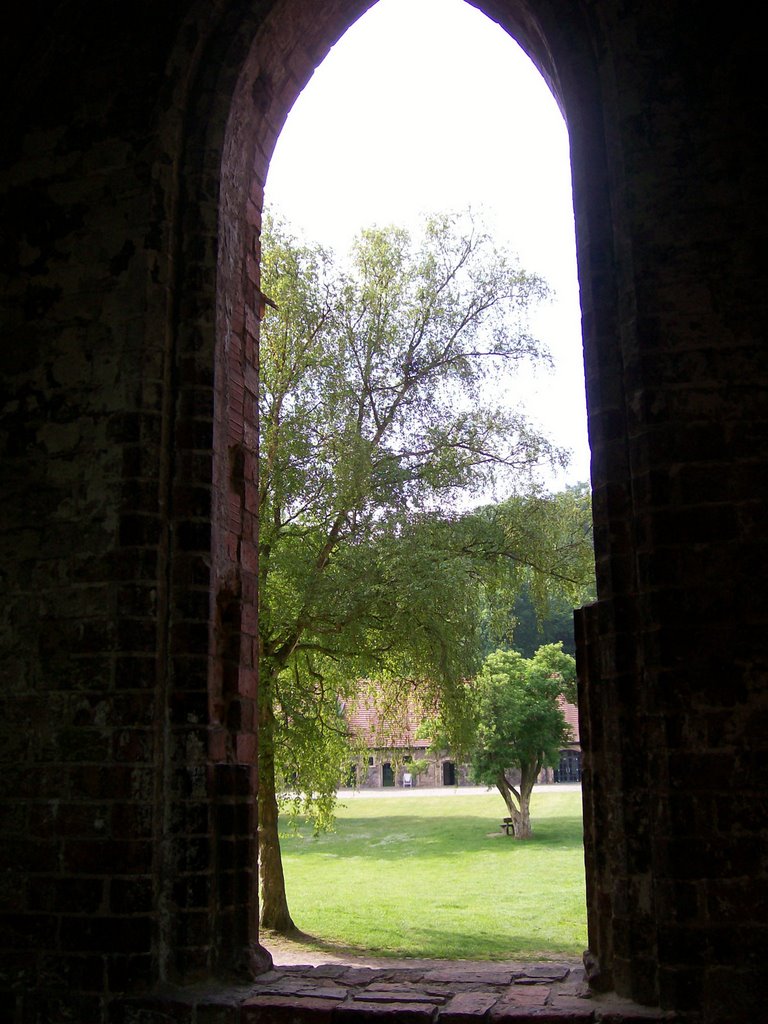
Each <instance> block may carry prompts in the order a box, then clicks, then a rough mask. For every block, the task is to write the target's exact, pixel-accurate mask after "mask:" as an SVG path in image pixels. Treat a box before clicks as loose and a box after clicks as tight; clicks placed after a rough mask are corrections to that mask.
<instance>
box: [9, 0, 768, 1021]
mask: <svg viewBox="0 0 768 1024" xmlns="http://www.w3.org/2000/svg"><path fill="white" fill-rule="evenodd" d="M366 6H368V4H367V3H362V2H361V3H351V2H344V0H334V2H329V3H327V4H323V5H322V9H321V10H320V11H318V8H317V5H316V4H311V3H301V2H298V0H282V2H280V3H270V2H263V3H258V2H252V3H245V2H234V0H222V2H220V3H217V4H210V3H200V4H195V3H190V2H187V0H184V2H182V0H178V2H176V3H164V4H161V5H157V4H154V5H150V4H143V3H142V4H133V5H129V6H127V7H126V6H124V7H122V8H117V7H115V6H114V5H108V6H107V7H104V5H96V4H92V3H85V2H76V3H69V4H66V5H59V4H56V3H31V4H28V5H26V6H25V7H24V9H23V10H18V11H15V12H14V13H13V15H11V16H9V17H8V20H7V22H6V32H5V35H4V36H3V41H2V47H3V49H2V50H0V54H2V57H3V59H2V60H0V81H2V83H3V96H4V102H3V107H2V121H1V122H0V124H1V125H2V139H3V147H2V157H1V159H2V168H3V170H2V182H1V185H2V191H1V192H0V204H1V208H2V211H3V212H2V224H3V231H2V242H1V243H0V253H1V254H2V266H0V273H2V275H3V298H4V304H3V321H2V323H3V343H2V346H0V365H2V369H3V382H4V383H3V391H2V397H1V398H0V442H1V443H2V451H3V475H2V481H3V502H2V534H1V535H0V574H1V575H0V586H2V593H3V601H2V607H1V608H0V630H1V631H2V638H3V640H2V643H3V662H2V685H3V702H4V704H3V708H4V714H3V717H2V720H1V724H0V729H2V731H3V737H2V742H1V743H0V750H2V756H3V758H4V761H5V764H4V767H3V772H2V778H3V783H4V785H3V790H4V800H3V804H2V818H1V819H0V821H1V824H2V829H3V835H4V842H3V868H4V871H3V874H2V876H1V878H0V885H2V891H3V905H4V908H5V909H6V910H7V911H8V913H7V915H6V916H5V919H4V921H5V923H4V928H3V932H2V935H0V939H1V940H2V941H1V944H2V947H3V950H4V952H3V960H2V964H3V966H2V971H3V976H4V988H5V990H6V991H8V992H11V991H12V992H15V993H16V996H15V998H17V999H18V1002H17V1006H18V1007H19V1011H18V1012H19V1013H21V1009H20V1007H21V1005H22V1002H21V1000H22V995H23V996H24V1000H25V1002H24V1006H25V1010H24V1012H25V1013H27V1014H28V1016H29V1019H40V1020H46V1019H58V1018H61V1019H66V1016H67V1014H69V1016H72V1015H73V1013H74V1014H78V1013H79V1014H80V1015H81V1017H83V1019H85V1017H86V1016H87V1015H88V1014H92V1015H93V1017H94V1019H97V1018H96V1014H97V1013H98V1012H100V1010H99V1008H100V1007H102V1006H103V1004H104V1000H105V999H107V998H108V997H109V995H110V994H112V993H116V992H120V991H123V990H125V989H128V988H132V987H137V986H146V985H151V984H153V983H154V982H155V981H156V980H157V979H158V978H169V979H173V978H181V979H188V978H193V977H195V976H202V975H207V974H211V973H214V972H218V973H227V972H235V973H237V972H238V971H239V972H241V973H242V972H247V971H248V970H250V969H258V966H259V964H260V963H261V962H262V961H261V958H260V953H259V948H258V946H257V944H256V928H255V919H254V917H255V891H254V890H255V884H254V877H253V870H252V868H253V859H252V858H253V848H252V826H253V822H252V817H251V815H252V811H251V803H252V801H251V794H252V787H253V760H254V753H255V751H254V714H255V711H254V701H255V673H254V671H253V639H254V629H253V612H254V604H255V571H256V567H255V563H254V561H253V530H252V527H253V523H252V518H250V517H251V513H252V507H253V506H252V494H253V492H252V489H253V486H254V482H255V464H254V460H253V456H252V454H251V451H250V445H249V440H250V438H252V436H253V426H254V424H253V416H254V404H253V397H254V394H255V390H254V380H255V378H254V374H255V369H256V353H255V345H254V341H255V335H256V331H257V327H256V324H255V322H254V319H253V310H254V305H255V303H254V298H255V295H256V289H257V288H258V267H257V257H258V229H259V211H260V203H261V190H262V187H263V182H264V177H265V173H266V168H267V165H268V161H269V156H270V154H271V149H272V146H273V145H274V141H275V139H276V137H277V134H278V132H279V130H280V126H281V124H282V121H283V118H284V117H285V115H286V113H287V110H288V109H289V107H290V105H291V103H292V102H293V98H294V97H295V95H296V94H297V92H298V91H299V90H300V88H301V87H302V85H303V84H304V82H305V81H306V80H307V78H308V77H309V75H310V73H311V69H312V68H313V67H314V66H316V65H317V64H318V63H319V62H320V60H321V59H322V57H323V55H324V53H325V52H326V51H327V49H328V47H329V46H330V45H331V44H332V43H333V42H334V40H335V39H336V38H337V37H338V35H339V34H340V33H341V32H342V31H343V29H344V28H345V27H346V26H347V25H348V24H349V23H350V22H351V21H352V20H354V17H356V16H358V15H359V14H360V13H362V11H363V10H364V8H365V7H366ZM478 6H481V7H482V9H484V10H486V11H487V13H489V14H490V15H491V16H493V17H495V18H496V19H498V20H499V21H500V22H501V23H502V24H504V25H505V26H506V27H507V28H509V29H510V30H511V31H513V32H514V33H515V34H516V35H517V37H518V38H519V40H520V41H521V43H522V44H523V45H524V46H526V48H527V49H528V50H529V52H531V54H532V56H533V57H534V59H535V60H536V61H537V62H538V63H539V65H540V67H541V69H542V71H543V72H544V73H545V75H546V77H547V78H548V80H549V81H550V82H551V83H552V85H553V87H554V88H555V89H556V91H557V93H558V98H559V100H560V102H561V104H562V107H563V110H564V112H565V114H566V117H567V120H568V124H569V130H570V134H571V145H572V160H573V178H574V198H575V208H576V217H577V236H578V249H579V273H580V284H581V291H582V308H583V319H584V339H585V362H586V371H587V387H588V400H589V413H590V435H591V442H592V447H593V486H594V505H595V527H596V557H597V567H598V584H599V586H598V593H599V601H598V603H597V605H596V606H594V607H593V608H590V609H588V610H586V612H585V613H583V615H582V616H581V619H580V633H581V635H582V641H583V642H582V648H581V653H580V666H581V675H582V737H583V742H584V744H585V747H586V748H587V754H586V759H585V760H586V765H585V802H586V807H585V810H586V840H587V866H588V891H589V913H590V947H591V950H592V952H593V953H594V955H595V956H596V958H597V960H598V961H599V968H600V972H601V978H600V979H599V980H601V981H602V983H603V984H607V985H614V986H615V987H616V988H617V989H618V990H620V991H621V992H623V993H625V994H628V995H632V996H634V997H635V998H637V999H640V1000H644V1001H648V1002H657V1001H659V1000H660V1001H661V1003H662V1005H664V1006H668V1007H676V1008H688V1007H693V1008H699V1009H701V1010H702V1012H703V1014H704V1018H705V1019H706V1020H711V1021H718V1020H728V1021H737V1020H743V1021H752V1020H754V1019H755V1018H754V1014H755V1013H756V1012H758V1011H759V1007H760V1006H761V1000H760V985H759V979H760V977H761V971H762V964H761V963H760V961H759V959H758V956H759V952H760V951H761V950H762V949H764V948H765V938H766V930H768V926H767V925H766V906H767V905H768V894H767V893H766V888H767V884H766V856H767V843H766V832H765V827H766V826H765V822H766V820H768V815H766V811H767V810H768V806H766V805H767V801H766V794H765V785H766V782H765V776H766V747H767V743H766V731H767V725H768V697H767V696H766V685H765V669H766V661H768V658H767V657H766V655H767V654H768V652H766V640H765V637H766V629H765V599H764V597H763V587H762V583H763V580H764V578H765V571H764V570H765V567H766V558H765V550H766V532H767V531H766V516H765V500H766V491H765V484H764V480H765V479H766V473H765V456H766V451H767V449H768V446H767V445H766V436H765V430H766V416H765V394H766V390H765V387H766V345H765V338H764V324H765V304H766V301H767V299H766V294H767V293H766V289H765V284H764V279H765V257H764V253H763V247H764V239H765V237H766V231H765V225H766V216H765V212H766V205H765V199H766V196H765V174H764V167H765V160H764V153H763V149H764V145H765V143H764V138H763V137H762V136H761V135H760V132H761V126H762V125H763V124H764V113H765V111H764V101H763V99H762V97H763V95H764V89H762V88H761V87H760V83H759V82H758V81H756V80H755V79H756V75H757V71H758V69H759V68H760V66H761V64H760V59H759V54H758V53H756V46H757V39H756V37H753V34H752V33H751V31H750V26H749V25H746V24H745V25H741V24H729V25H728V30H727V31H723V30H722V27H721V26H720V25H718V24H714V23H712V22H710V21H708V20H706V19H703V18H701V17H697V18H695V19H694V18H692V16H691V13H690V11H689V9H688V5H684V4H681V3H680V4H678V3H674V2H665V3H660V2H659V3H657V2H645V3H641V4H638V5H633V8H632V10H627V9H626V5H623V4H619V3H615V2H612V0H604V2H595V3H582V4H573V3H570V2H569V3H565V2H563V0H540V2H535V3H534V2H531V3H528V4H523V3H520V2H514V0H509V2H505V0H495V2H491V0H489V2H486V3H484V4H482V5H480V4H478ZM212 524H213V529H212ZM9 998H10V996H9ZM35 1014H37V1015H38V1016H37V1017H35V1016H34V1015H35Z"/></svg>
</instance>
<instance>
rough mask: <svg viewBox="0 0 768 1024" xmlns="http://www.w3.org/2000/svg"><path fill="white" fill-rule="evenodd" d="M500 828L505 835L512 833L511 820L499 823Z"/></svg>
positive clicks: (506, 819) (507, 819)
mask: <svg viewBox="0 0 768 1024" xmlns="http://www.w3.org/2000/svg"><path fill="white" fill-rule="evenodd" d="M501 827H502V828H503V829H504V831H505V832H506V833H507V835H509V833H510V830H512V831H514V825H513V822H512V819H511V818H505V819H504V820H503V821H502V823H501Z"/></svg>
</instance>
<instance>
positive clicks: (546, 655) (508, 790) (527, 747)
mask: <svg viewBox="0 0 768 1024" xmlns="http://www.w3.org/2000/svg"><path fill="white" fill-rule="evenodd" d="M575 675H576V663H575V661H574V659H573V658H572V657H571V655H570V654H565V653H563V649H562V644H559V643H557V644H546V645H545V646H543V647H540V648H539V649H538V650H537V651H536V653H535V654H534V656H533V657H532V658H523V657H522V655H520V654H518V653H517V651H495V652H494V653H493V654H489V655H488V657H487V658H486V659H485V662H484V664H483V670H482V672H481V673H480V675H479V676H478V677H477V679H476V681H475V686H474V713H475V739H474V746H473V748H472V751H471V765H472V775H473V777H474V779H475V780H476V781H477V782H483V783H485V784H486V785H488V786H496V788H497V789H498V791H499V792H500V793H501V796H502V798H503V799H504V803H505V804H506V805H507V809H508V811H509V817H510V818H511V819H512V831H513V835H514V837H515V839H528V838H530V836H531V834H532V830H531V812H530V800H531V792H532V790H533V786H534V784H535V782H536V779H537V777H538V775H539V772H540V771H541V769H542V768H543V767H544V766H545V765H553V766H554V765H555V764H557V762H558V759H559V756H560V748H561V747H562V745H563V744H564V743H568V741H569V739H570V734H569V726H568V724H567V723H566V721H565V716H564V715H563V712H562V709H561V708H560V704H559V701H558V697H559V696H560V695H561V694H562V693H563V692H564V691H565V690H568V689H572V687H573V683H574V680H575ZM513 769H516V770H517V771H519V773H520V782H519V784H517V785H515V784H514V782H513V781H511V779H510V774H511V771H512V770H513Z"/></svg>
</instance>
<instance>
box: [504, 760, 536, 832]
mask: <svg viewBox="0 0 768 1024" xmlns="http://www.w3.org/2000/svg"><path fill="white" fill-rule="evenodd" d="M529 774H530V773H529V772H525V771H523V773H522V779H521V783H520V790H519V792H518V790H516V789H515V787H514V786H511V785H510V784H509V782H508V781H507V777H506V775H504V773H503V772H499V775H498V777H497V779H496V788H497V789H498V791H499V792H500V793H501V795H502V797H503V799H504V803H505V804H506V805H507V811H508V812H509V817H510V818H511V819H512V835H513V837H514V838H515V839H530V838H531V836H532V835H533V830H532V828H531V790H532V789H533V782H529V780H528V777H527V776H528V775H529ZM535 778H536V776H535V775H534V776H533V781H535Z"/></svg>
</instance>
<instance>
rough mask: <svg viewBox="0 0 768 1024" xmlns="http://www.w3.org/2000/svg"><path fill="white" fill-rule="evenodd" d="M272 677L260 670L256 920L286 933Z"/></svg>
mask: <svg viewBox="0 0 768 1024" xmlns="http://www.w3.org/2000/svg"><path fill="white" fill-rule="evenodd" d="M271 684H272V680H271V676H270V673H269V671H268V670H266V671H264V672H263V673H262V676H261V680H260V687H259V795H258V808H259V882H260V887H261V893H260V902H259V914H260V917H259V921H260V924H261V927H262V928H268V929H270V930H271V931H274V932H278V933H279V934H280V935H290V934H291V933H292V932H295V931H296V925H295V924H294V923H293V920H292V919H291V915H290V912H289V910H288V899H287V896H286V893H285V876H284V875H283V860H282V856H281V853H280V834H279V831H278V823H277V817H278V807H277V793H276V787H275V715H274V709H273V707H272V700H273V691H272V685H271Z"/></svg>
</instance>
